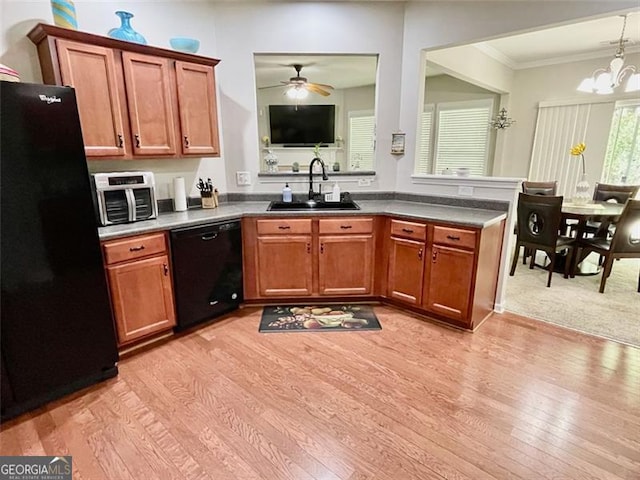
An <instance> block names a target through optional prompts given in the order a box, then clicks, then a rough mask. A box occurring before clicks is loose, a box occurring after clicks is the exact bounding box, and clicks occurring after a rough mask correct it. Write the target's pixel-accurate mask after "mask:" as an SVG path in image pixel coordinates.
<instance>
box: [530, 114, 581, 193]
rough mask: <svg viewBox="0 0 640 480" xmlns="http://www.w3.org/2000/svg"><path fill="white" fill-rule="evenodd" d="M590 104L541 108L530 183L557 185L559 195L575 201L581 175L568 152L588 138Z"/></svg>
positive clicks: (534, 140)
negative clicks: (551, 181) (555, 181)
mask: <svg viewBox="0 0 640 480" xmlns="http://www.w3.org/2000/svg"><path fill="white" fill-rule="evenodd" d="M590 113H591V104H588V103H587V104H579V105H575V104H574V105H550V106H544V105H541V106H540V107H539V108H538V119H537V121H536V130H535V136H534V139H533V149H532V152H531V163H530V166H529V175H528V177H527V178H528V179H529V180H531V181H550V180H557V181H558V195H564V196H566V197H573V195H574V193H575V189H576V183H577V182H578V180H579V178H580V176H581V174H582V166H581V163H580V159H579V158H573V157H571V154H570V153H569V149H570V148H571V146H572V145H575V144H576V143H579V142H583V141H584V140H585V137H586V132H587V126H588V124H589V115H590Z"/></svg>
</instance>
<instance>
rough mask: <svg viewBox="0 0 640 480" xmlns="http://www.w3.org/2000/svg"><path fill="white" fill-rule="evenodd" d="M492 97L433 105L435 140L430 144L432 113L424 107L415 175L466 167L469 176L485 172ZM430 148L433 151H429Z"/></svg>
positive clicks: (432, 128)
mask: <svg viewBox="0 0 640 480" xmlns="http://www.w3.org/2000/svg"><path fill="white" fill-rule="evenodd" d="M492 109H493V101H492V100H478V101H471V102H449V103H439V104H437V105H436V112H435V113H436V114H435V118H436V121H435V126H434V127H435V139H434V140H435V142H433V143H434V145H433V146H431V144H432V141H431V136H432V132H433V130H434V127H432V126H431V124H432V123H433V117H434V115H433V113H432V111H431V112H430V111H429V110H427V109H425V112H424V113H423V114H422V118H421V122H420V123H421V124H420V132H419V137H418V138H419V142H420V143H419V147H418V148H419V155H418V162H416V173H417V174H429V173H436V172H440V171H442V170H444V169H445V168H449V169H451V170H454V171H455V170H456V169H457V168H459V167H467V168H469V171H470V173H471V174H472V175H485V174H486V173H487V170H488V160H489V138H490V137H489V133H490V130H489V120H490V118H491V111H492ZM431 150H433V153H431Z"/></svg>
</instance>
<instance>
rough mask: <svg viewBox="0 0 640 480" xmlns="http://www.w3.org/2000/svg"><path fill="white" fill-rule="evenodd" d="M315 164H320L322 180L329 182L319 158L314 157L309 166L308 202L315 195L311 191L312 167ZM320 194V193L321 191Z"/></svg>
mask: <svg viewBox="0 0 640 480" xmlns="http://www.w3.org/2000/svg"><path fill="white" fill-rule="evenodd" d="M316 162H320V166H322V180H329V177H328V176H327V170H326V169H325V166H324V162H323V161H322V159H321V158H320V157H316V158H314V159H313V160H311V163H310V164H309V200H313V196H314V194H315V192H314V191H313V165H314V164H315V163H316ZM320 193H322V191H321V192H320Z"/></svg>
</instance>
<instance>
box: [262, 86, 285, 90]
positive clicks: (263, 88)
mask: <svg viewBox="0 0 640 480" xmlns="http://www.w3.org/2000/svg"><path fill="white" fill-rule="evenodd" d="M284 86H285V85H269V86H267V87H258V90H265V89H267V88H282V87H284Z"/></svg>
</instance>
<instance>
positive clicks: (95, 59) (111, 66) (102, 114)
mask: <svg viewBox="0 0 640 480" xmlns="http://www.w3.org/2000/svg"><path fill="white" fill-rule="evenodd" d="M56 46H57V50H58V61H59V63H60V75H61V77H62V83H63V84H64V85H69V86H72V87H74V88H75V90H76V98H77V102H78V112H79V114H80V123H81V125H82V138H83V141H84V149H85V153H86V155H87V156H89V157H106V156H108V157H119V156H124V155H126V154H127V152H126V147H125V141H124V127H123V125H124V123H123V110H122V108H124V107H125V105H124V104H123V103H122V102H121V99H120V96H119V93H118V82H117V72H119V68H118V67H117V66H116V63H115V59H114V53H113V50H111V49H109V48H104V47H97V46H93V45H87V44H82V43H76V42H70V41H67V40H57V41H56Z"/></svg>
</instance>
